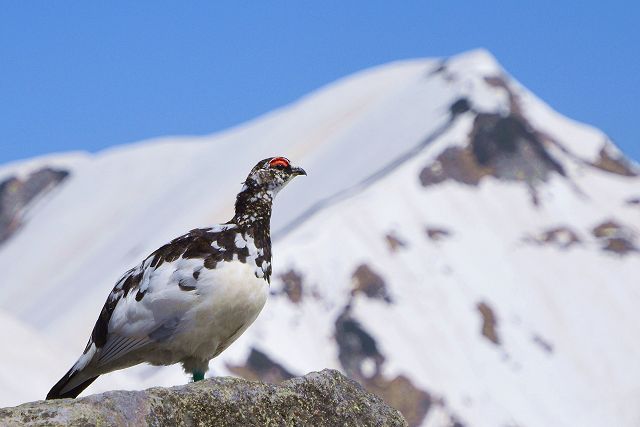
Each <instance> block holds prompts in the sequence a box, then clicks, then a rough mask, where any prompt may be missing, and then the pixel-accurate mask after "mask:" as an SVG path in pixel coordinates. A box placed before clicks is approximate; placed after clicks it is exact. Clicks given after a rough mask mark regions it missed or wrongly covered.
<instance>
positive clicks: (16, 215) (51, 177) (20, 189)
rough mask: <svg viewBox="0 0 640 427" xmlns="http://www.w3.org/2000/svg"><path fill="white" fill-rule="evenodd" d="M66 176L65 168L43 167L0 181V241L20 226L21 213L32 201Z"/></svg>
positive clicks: (67, 173) (67, 174)
mask: <svg viewBox="0 0 640 427" xmlns="http://www.w3.org/2000/svg"><path fill="white" fill-rule="evenodd" d="M68 176H69V172H67V171H65V170H60V169H53V168H48V167H45V168H42V169H38V170H36V171H35V172H32V173H31V174H29V175H28V176H27V177H26V178H24V179H20V178H16V177H9V178H7V179H5V180H4V181H2V182H0V243H2V242H4V241H5V240H7V239H8V238H9V237H11V235H13V233H15V231H16V230H17V229H18V228H19V227H20V225H21V224H22V222H21V220H22V214H23V213H24V210H25V209H26V208H27V207H28V206H29V204H30V203H31V202H32V201H34V200H35V199H36V198H37V197H38V196H40V195H42V194H44V193H46V192H47V191H49V190H51V189H52V188H53V187H55V186H56V185H58V184H59V183H61V182H62V181H64V180H65V179H66V178H67V177H68Z"/></svg>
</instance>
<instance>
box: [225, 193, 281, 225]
mask: <svg viewBox="0 0 640 427" xmlns="http://www.w3.org/2000/svg"><path fill="white" fill-rule="evenodd" d="M273 196H274V194H273V193H272V192H270V191H267V190H264V189H262V188H254V187H249V186H246V185H245V187H243V188H242V191H240V193H238V196H237V197H236V212H235V215H234V216H233V219H232V220H231V221H229V222H232V223H234V224H236V225H238V227H239V228H241V229H247V231H249V232H252V231H255V230H262V231H266V233H267V234H268V233H269V227H270V223H271V206H272V203H273ZM251 234H253V233H251Z"/></svg>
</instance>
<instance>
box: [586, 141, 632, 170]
mask: <svg viewBox="0 0 640 427" xmlns="http://www.w3.org/2000/svg"><path fill="white" fill-rule="evenodd" d="M592 165H593V166H595V167H597V168H598V169H601V170H603V171H606V172H610V173H613V174H616V175H622V176H629V177H633V176H638V171H637V170H636V168H635V167H634V166H633V165H632V164H631V162H630V161H629V160H627V159H626V158H625V157H624V156H623V155H622V154H619V155H618V154H611V153H610V150H608V149H607V148H606V147H602V149H601V150H600V153H599V156H598V159H597V160H596V161H595V162H593V163H592Z"/></svg>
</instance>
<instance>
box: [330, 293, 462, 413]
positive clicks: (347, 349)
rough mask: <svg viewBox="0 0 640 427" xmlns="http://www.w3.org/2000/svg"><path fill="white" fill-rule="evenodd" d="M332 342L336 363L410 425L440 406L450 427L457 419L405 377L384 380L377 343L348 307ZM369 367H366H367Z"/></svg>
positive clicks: (382, 361) (385, 378) (337, 326)
mask: <svg viewBox="0 0 640 427" xmlns="http://www.w3.org/2000/svg"><path fill="white" fill-rule="evenodd" d="M335 327H336V332H335V339H336V343H337V344H338V360H339V361H340V365H341V366H342V369H343V370H344V371H345V372H346V373H347V375H349V376H350V377H351V378H353V379H355V380H357V381H359V382H360V383H361V384H362V385H364V387H365V388H366V389H367V390H368V391H370V392H372V393H374V394H376V395H377V396H379V397H381V398H382V399H383V400H384V401H385V402H387V403H388V404H389V405H391V406H392V407H394V408H396V409H398V410H399V411H400V412H401V413H402V414H403V415H404V417H405V419H406V420H407V422H408V424H409V425H410V426H419V425H422V424H423V423H424V421H425V419H426V416H427V414H428V413H429V411H430V409H431V408H432V407H434V406H441V407H442V408H443V409H444V411H445V412H447V413H448V414H449V418H450V420H451V425H453V422H454V421H455V420H457V417H455V416H454V415H452V414H451V413H450V411H449V410H448V409H447V408H446V407H445V405H444V401H443V400H442V399H439V398H434V397H433V396H432V395H431V394H430V393H429V392H427V391H425V390H422V389H420V388H418V387H417V386H416V385H415V384H414V383H413V382H412V381H411V379H410V378H408V377H406V376H404V375H397V376H395V377H387V376H385V375H384V374H383V373H382V366H383V364H384V361H385V358H384V356H383V355H382V353H381V352H380V349H379V348H378V345H377V343H376V340H375V339H374V338H373V336H371V335H370V334H369V333H368V332H367V331H366V330H365V329H364V328H363V327H362V325H361V324H360V322H358V321H357V320H356V319H355V318H353V316H352V315H351V308H350V306H347V307H345V309H344V311H343V312H342V313H341V314H340V316H339V317H338V318H337V319H336V323H335ZM367 365H368V366H367Z"/></svg>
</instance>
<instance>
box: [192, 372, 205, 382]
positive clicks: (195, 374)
mask: <svg viewBox="0 0 640 427" xmlns="http://www.w3.org/2000/svg"><path fill="white" fill-rule="evenodd" d="M203 379H204V372H202V371H193V382H194V383H195V382H197V381H202V380H203Z"/></svg>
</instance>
